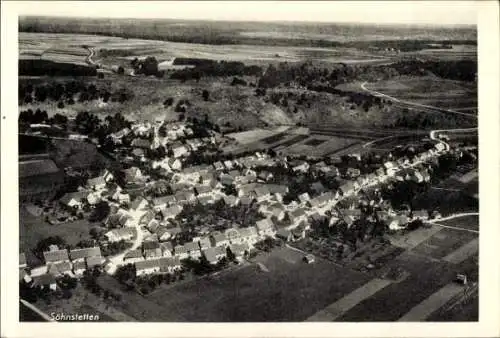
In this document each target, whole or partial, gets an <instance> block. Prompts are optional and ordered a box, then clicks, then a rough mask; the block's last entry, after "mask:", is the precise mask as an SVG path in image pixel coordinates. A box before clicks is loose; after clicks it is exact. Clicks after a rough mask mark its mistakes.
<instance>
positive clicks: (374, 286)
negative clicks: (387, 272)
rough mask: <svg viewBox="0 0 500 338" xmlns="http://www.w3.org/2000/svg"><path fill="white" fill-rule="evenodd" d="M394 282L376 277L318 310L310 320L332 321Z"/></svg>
mask: <svg viewBox="0 0 500 338" xmlns="http://www.w3.org/2000/svg"><path fill="white" fill-rule="evenodd" d="M391 283H392V282H391V281H389V280H386V279H380V278H374V279H372V280H371V281H369V282H368V283H366V284H364V285H363V286H361V287H359V288H357V289H356V290H354V291H352V292H351V293H349V294H348V295H345V296H344V297H342V298H340V299H339V300H337V301H336V302H334V303H332V304H331V305H329V306H327V307H325V308H324V309H323V310H320V311H318V312H316V313H315V314H314V315H312V316H311V317H309V318H307V319H306V321H308V322H332V321H335V320H336V319H337V318H339V317H340V316H342V315H343V314H344V313H346V312H347V311H349V310H350V309H352V308H353V307H355V306H356V305H358V304H359V303H361V302H362V301H363V300H365V299H367V298H369V297H371V296H373V295H374V294H375V293H377V292H378V291H380V290H382V289H383V288H385V287H387V286H388V285H390V284H391Z"/></svg>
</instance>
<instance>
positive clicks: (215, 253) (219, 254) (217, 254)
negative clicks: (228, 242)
mask: <svg viewBox="0 0 500 338" xmlns="http://www.w3.org/2000/svg"><path fill="white" fill-rule="evenodd" d="M202 254H203V256H204V257H205V259H206V260H207V261H208V262H209V263H210V264H217V263H218V262H219V260H220V259H221V258H223V257H226V248H225V247H222V246H216V247H211V248H207V249H204V250H202Z"/></svg>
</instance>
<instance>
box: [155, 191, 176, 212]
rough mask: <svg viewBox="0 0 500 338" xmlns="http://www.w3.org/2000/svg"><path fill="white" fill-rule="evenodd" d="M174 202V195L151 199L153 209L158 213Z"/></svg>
mask: <svg viewBox="0 0 500 338" xmlns="http://www.w3.org/2000/svg"><path fill="white" fill-rule="evenodd" d="M175 202H176V198H175V196H174V195H167V196H162V197H158V198H154V199H153V202H152V204H153V209H154V210H155V211H157V212H158V211H160V210H161V209H164V208H166V207H169V206H171V205H173V204H174V203H175Z"/></svg>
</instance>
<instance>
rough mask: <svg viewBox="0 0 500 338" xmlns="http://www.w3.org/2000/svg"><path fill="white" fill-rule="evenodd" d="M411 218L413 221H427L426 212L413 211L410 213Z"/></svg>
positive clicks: (427, 215) (427, 214)
mask: <svg viewBox="0 0 500 338" xmlns="http://www.w3.org/2000/svg"><path fill="white" fill-rule="evenodd" d="M412 218H413V220H421V221H426V220H428V219H429V213H428V212H427V210H414V211H413V212H412Z"/></svg>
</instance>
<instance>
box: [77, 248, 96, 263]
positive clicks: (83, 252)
mask: <svg viewBox="0 0 500 338" xmlns="http://www.w3.org/2000/svg"><path fill="white" fill-rule="evenodd" d="M69 256H70V258H71V261H72V262H76V261H84V260H85V258H87V257H101V248H100V247H98V246H95V247H92V248H83V249H73V250H71V251H70V252H69Z"/></svg>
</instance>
